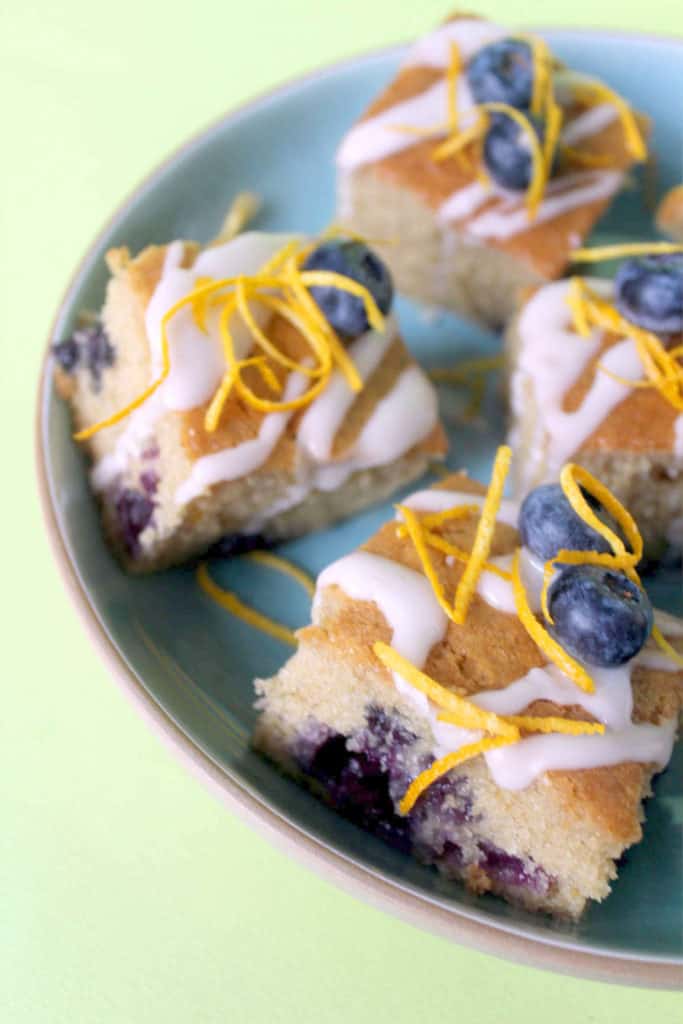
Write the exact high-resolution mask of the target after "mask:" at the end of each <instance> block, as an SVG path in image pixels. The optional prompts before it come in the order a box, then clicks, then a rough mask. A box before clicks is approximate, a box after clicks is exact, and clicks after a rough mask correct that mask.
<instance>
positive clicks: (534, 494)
mask: <svg viewBox="0 0 683 1024" xmlns="http://www.w3.org/2000/svg"><path fill="white" fill-rule="evenodd" d="M584 497H585V498H586V501H587V502H588V504H589V505H591V507H592V509H593V511H594V512H595V513H596V514H597V515H598V517H599V518H600V519H602V520H604V521H605V523H606V525H608V526H610V528H613V524H612V522H611V521H610V518H609V516H608V515H607V513H606V512H605V510H604V509H603V508H602V506H601V505H600V504H599V503H598V502H596V501H595V500H594V499H593V498H591V497H590V496H589V495H587V494H584ZM518 527H519V532H520V536H521V538H522V543H523V544H524V546H525V547H527V548H529V550H530V551H531V552H532V553H533V554H534V555H536V556H537V557H538V558H542V559H543V561H544V562H547V561H548V559H549V558H554V557H555V555H556V554H557V552H558V551H561V550H562V549H563V548H565V549H566V550H568V551H599V552H609V551H610V550H611V548H610V546H609V544H608V543H607V541H606V540H605V538H604V537H601V536H600V534H599V533H598V532H597V531H596V530H594V529H593V528H592V527H591V526H588V525H587V524H586V523H584V521H583V519H581V517H580V516H578V515H577V514H576V512H575V511H574V509H573V508H572V506H571V505H570V503H569V501H568V499H567V498H566V496H565V493H564V491H563V490H562V488H561V486H560V485H559V484H541V486H540V487H535V488H534V490H533V491H529V493H528V494H527V496H526V498H525V499H524V501H523V502H522V507H521V508H520V510H519V522H518Z"/></svg>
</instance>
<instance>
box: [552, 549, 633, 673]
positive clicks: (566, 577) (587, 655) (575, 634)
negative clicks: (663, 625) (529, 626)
mask: <svg viewBox="0 0 683 1024" xmlns="http://www.w3.org/2000/svg"><path fill="white" fill-rule="evenodd" d="M548 609H549V611H550V615H551V617H552V619H553V623H554V624H553V626H552V627H551V630H552V633H553V635H554V636H555V638H556V639H557V641H558V642H559V643H560V644H561V645H562V646H563V647H564V648H565V650H566V651H568V652H569V654H571V655H573V656H574V657H575V658H579V659H580V660H581V661H584V662H587V663H588V664H589V665H598V666H600V667H603V668H612V667H614V666H616V665H623V664H624V662H626V661H629V660H630V659H631V658H633V657H635V655H636V654H637V653H638V651H639V650H640V649H641V647H642V646H643V645H644V643H645V641H646V640H647V638H648V636H649V635H650V632H651V630H652V622H653V615H652V605H651V604H650V601H649V598H648V597H647V594H646V593H645V591H644V590H643V589H642V588H641V587H639V586H637V585H636V584H635V583H632V582H631V580H630V579H628V577H627V576H625V575H624V574H623V573H621V572H615V571H614V570H612V569H605V568H603V567H602V566H597V565H570V566H567V567H566V568H564V569H562V570H561V571H560V573H559V574H558V575H557V576H556V577H555V579H554V580H553V582H552V583H551V585H550V587H549V589H548Z"/></svg>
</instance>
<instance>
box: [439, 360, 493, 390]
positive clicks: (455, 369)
mask: <svg viewBox="0 0 683 1024" xmlns="http://www.w3.org/2000/svg"><path fill="white" fill-rule="evenodd" d="M503 365H504V358H503V356H483V357H482V358H481V359H463V360H462V361H461V362H459V363H456V364H455V365H454V366H437V367H435V368H434V369H433V370H428V371H427V376H428V377H429V379H430V380H433V381H435V383H437V384H440V383H445V384H450V383H451V382H454V383H459V382H460V381H463V380H467V378H468V377H471V376H474V375H476V374H479V373H489V372H491V371H492V370H500V369H501V368H502V367H503Z"/></svg>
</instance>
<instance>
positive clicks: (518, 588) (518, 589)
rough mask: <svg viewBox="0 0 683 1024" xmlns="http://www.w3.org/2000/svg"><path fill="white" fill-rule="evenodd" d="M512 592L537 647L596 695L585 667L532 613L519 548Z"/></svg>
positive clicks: (583, 688) (573, 679)
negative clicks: (522, 573) (522, 572)
mask: <svg viewBox="0 0 683 1024" xmlns="http://www.w3.org/2000/svg"><path fill="white" fill-rule="evenodd" d="M512 591H513V595H514V599H515V609H516V611H517V617H518V618H519V621H520V622H521V623H522V625H523V626H524V628H525V629H526V631H527V633H528V634H529V636H530V637H531V639H532V640H533V641H534V643H535V644H536V646H537V647H540V649H541V650H542V651H543V653H544V654H546V655H547V656H548V658H549V660H550V661H552V662H553V664H555V665H557V667H558V668H559V669H560V671H561V672H564V674H565V675H566V676H568V677H569V678H570V679H571V680H572V681H573V682H574V683H576V685H577V686H578V687H579V689H581V690H583V691H584V692H585V693H594V692H595V685H594V683H593V680H592V679H591V677H590V676H589V675H588V673H587V672H586V670H585V669H584V668H583V666H581V665H579V663H578V662H577V661H575V660H574V659H573V658H572V657H571V656H570V655H569V654H568V653H567V652H566V651H565V649H564V648H563V647H561V646H560V644H558V643H557V641H556V640H553V638H552V637H551V636H550V634H549V633H548V631H547V630H546V629H545V627H544V626H542V625H541V623H540V622H539V621H538V619H537V618H536V616H535V615H534V613H533V612H532V610H531V608H530V606H529V602H528V600H527V596H526V590H525V589H524V583H523V581H522V577H521V574H520V569H519V548H518V549H517V551H515V555H514V559H513V562H512Z"/></svg>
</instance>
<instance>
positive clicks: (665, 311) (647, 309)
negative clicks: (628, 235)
mask: <svg viewBox="0 0 683 1024" xmlns="http://www.w3.org/2000/svg"><path fill="white" fill-rule="evenodd" d="M614 285H615V290H616V304H617V308H618V310H619V312H620V313H621V314H622V316H624V317H626V319H627V320H630V321H631V322H632V323H634V324H637V325H638V327H644V328H645V329H646V330H648V331H658V332H660V333H662V334H677V333H678V332H679V331H682V330H683V253H672V254H669V255H654V256H639V257H635V258H633V259H629V260H624V262H623V263H622V264H621V266H620V267H619V270H618V271H617V275H616V278H615V281H614Z"/></svg>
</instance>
